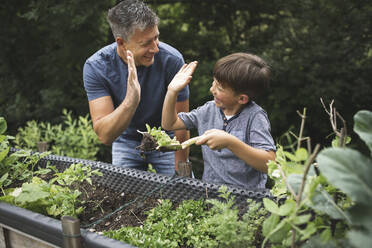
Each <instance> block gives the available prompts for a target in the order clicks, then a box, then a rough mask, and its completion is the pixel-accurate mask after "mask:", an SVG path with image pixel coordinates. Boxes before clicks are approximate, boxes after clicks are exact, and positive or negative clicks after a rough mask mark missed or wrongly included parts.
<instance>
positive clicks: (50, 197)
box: [0, 163, 102, 217]
mask: <svg viewBox="0 0 372 248" xmlns="http://www.w3.org/2000/svg"><path fill="white" fill-rule="evenodd" d="M49 171H51V170H49ZM35 174H37V173H35ZM93 175H97V176H102V173H101V172H99V171H98V170H91V168H90V167H89V166H83V165H82V164H80V163H79V164H72V165H70V167H69V168H67V169H66V170H64V171H63V172H57V173H55V174H54V177H53V178H52V179H51V180H49V181H48V182H46V181H44V180H42V179H40V178H38V177H33V178H32V180H31V181H30V182H25V183H23V184H22V186H21V187H18V188H10V189H7V190H6V191H5V192H4V191H3V192H4V195H3V196H1V197H0V200H2V201H5V202H8V203H10V204H14V205H16V206H19V207H22V208H26V209H29V210H32V211H35V212H38V213H42V214H47V215H50V216H55V217H58V216H63V215H69V216H75V217H77V216H78V215H79V214H80V213H82V211H83V210H84V208H83V207H82V206H79V205H81V203H82V202H81V200H80V195H81V192H80V189H82V187H81V184H82V183H83V182H87V183H89V184H92V181H91V176H93ZM55 182H57V183H58V184H56V183H55Z"/></svg>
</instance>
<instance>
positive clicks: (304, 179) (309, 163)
mask: <svg viewBox="0 0 372 248" xmlns="http://www.w3.org/2000/svg"><path fill="white" fill-rule="evenodd" d="M319 148H320V145H319V144H317V145H316V146H315V149H314V152H313V153H312V154H311V155H310V157H309V159H308V160H307V161H306V164H305V172H304V176H303V178H302V183H301V187H300V190H299V191H298V194H297V199H296V202H297V206H299V205H300V203H301V197H302V192H303V191H304V188H305V183H306V177H307V173H308V172H309V169H310V166H311V165H312V163H313V162H314V160H315V157H316V155H317V154H318V151H319Z"/></svg>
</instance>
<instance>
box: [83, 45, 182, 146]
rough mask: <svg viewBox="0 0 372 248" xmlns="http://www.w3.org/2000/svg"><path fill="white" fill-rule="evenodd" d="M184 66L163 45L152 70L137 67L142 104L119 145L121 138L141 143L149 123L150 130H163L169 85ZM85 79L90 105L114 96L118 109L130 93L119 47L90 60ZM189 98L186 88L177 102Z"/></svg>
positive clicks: (175, 52)
mask: <svg viewBox="0 0 372 248" xmlns="http://www.w3.org/2000/svg"><path fill="white" fill-rule="evenodd" d="M183 64H184V60H183V57H182V55H181V53H180V52H178V51H177V50H176V49H175V48H173V47H171V46H169V45H167V44H165V43H163V42H160V43H159V52H158V53H156V54H155V57H154V63H153V64H152V65H151V66H149V67H145V66H138V67H137V75H138V81H139V84H140V85H141V101H140V103H139V105H138V107H137V110H136V112H135V114H134V116H133V118H132V120H131V123H130V124H129V127H128V128H127V129H126V130H125V131H124V132H123V134H122V135H121V136H119V137H118V139H117V140H116V141H119V139H121V138H125V139H131V140H137V141H140V140H141V139H142V135H141V134H140V133H138V132H137V130H141V131H145V130H146V127H145V124H146V123H147V124H149V125H150V126H151V127H160V125H161V114H162V108H163V102H164V97H165V94H166V92H167V88H168V84H169V83H170V82H171V81H172V79H173V77H174V76H175V75H176V73H177V72H178V71H179V69H180V68H181V67H182V65H183ZM83 79H84V87H85V90H86V93H87V96H88V100H89V101H91V100H94V99H97V98H99V97H103V96H111V98H112V100H113V104H114V107H115V108H117V107H118V106H119V105H120V104H121V103H122V101H123V100H124V98H125V95H126V91H127V79H128V65H127V64H126V63H124V62H123V61H122V60H121V58H120V57H119V55H118V54H117V51H116V43H112V44H111V45H108V46H106V47H104V48H102V49H100V50H99V51H97V52H96V53H95V54H93V55H92V56H91V57H90V58H88V59H87V61H86V62H85V65H84V69H83ZM188 98H189V88H188V87H186V88H185V89H183V90H182V91H181V92H180V93H179V95H178V98H177V101H185V100H186V99H188Z"/></svg>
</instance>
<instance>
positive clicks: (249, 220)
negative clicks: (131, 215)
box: [104, 187, 266, 248]
mask: <svg viewBox="0 0 372 248" xmlns="http://www.w3.org/2000/svg"><path fill="white" fill-rule="evenodd" d="M220 196H221V198H222V200H221V201H219V200H212V199H211V200H207V201H202V200H199V201H195V200H187V201H183V202H182V203H181V204H180V205H179V206H178V207H177V208H176V209H173V206H172V203H171V202H170V201H169V200H163V201H162V202H161V204H160V205H159V206H158V207H156V208H153V209H152V210H150V211H148V213H147V214H148V216H147V219H146V221H145V222H144V223H143V226H141V227H123V228H121V229H119V230H111V231H107V232H105V233H104V235H106V236H108V237H110V238H114V239H117V240H121V241H124V242H126V243H130V244H132V245H136V246H139V247H200V248H202V247H256V243H255V242H257V241H256V235H257V232H259V230H260V227H261V225H262V222H263V220H264V215H265V214H266V211H265V209H264V208H262V207H261V204H260V203H256V202H252V201H248V204H249V206H250V207H249V210H248V212H247V213H246V214H244V215H243V217H242V219H240V218H239V217H238V210H237V209H236V208H235V207H234V198H233V197H230V193H229V192H227V188H226V187H221V188H220ZM207 205H211V208H210V209H209V208H208V207H207Z"/></svg>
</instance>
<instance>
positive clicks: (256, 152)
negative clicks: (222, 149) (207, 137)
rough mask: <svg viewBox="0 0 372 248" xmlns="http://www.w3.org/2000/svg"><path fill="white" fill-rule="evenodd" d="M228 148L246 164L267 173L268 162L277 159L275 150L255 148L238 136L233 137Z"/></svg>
mask: <svg viewBox="0 0 372 248" xmlns="http://www.w3.org/2000/svg"><path fill="white" fill-rule="evenodd" d="M227 148H228V149H230V150H231V152H232V153H234V154H235V155H236V156H237V157H238V158H240V159H242V160H243V161H244V162H245V163H246V164H249V165H250V166H252V167H253V168H255V169H256V170H258V171H261V172H264V173H266V174H267V172H268V167H267V162H269V160H275V152H273V151H265V150H262V149H258V148H254V147H252V146H250V145H248V144H246V143H244V142H242V141H241V140H239V139H238V138H236V137H235V138H234V139H232V141H231V142H230V144H229V145H228V146H227Z"/></svg>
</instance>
